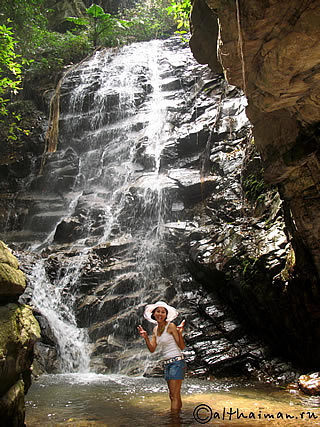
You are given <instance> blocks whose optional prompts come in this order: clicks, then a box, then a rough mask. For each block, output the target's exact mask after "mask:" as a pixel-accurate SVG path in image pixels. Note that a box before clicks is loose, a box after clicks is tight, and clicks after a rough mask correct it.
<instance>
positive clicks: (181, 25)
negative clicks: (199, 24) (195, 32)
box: [167, 0, 192, 41]
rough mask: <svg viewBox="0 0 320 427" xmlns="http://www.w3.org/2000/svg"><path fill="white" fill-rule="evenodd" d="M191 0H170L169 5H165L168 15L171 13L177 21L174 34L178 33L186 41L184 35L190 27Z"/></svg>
mask: <svg viewBox="0 0 320 427" xmlns="http://www.w3.org/2000/svg"><path fill="white" fill-rule="evenodd" d="M191 7H192V5H191V0H171V5H170V6H168V7H167V12H168V14H169V15H171V14H173V16H174V20H175V22H176V23H177V30H176V34H179V35H180V36H181V37H182V39H183V40H185V41H186V38H185V35H186V34H188V33H189V29H190V21H189V18H190V13H191Z"/></svg>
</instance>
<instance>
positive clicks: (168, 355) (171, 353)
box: [155, 323, 182, 360]
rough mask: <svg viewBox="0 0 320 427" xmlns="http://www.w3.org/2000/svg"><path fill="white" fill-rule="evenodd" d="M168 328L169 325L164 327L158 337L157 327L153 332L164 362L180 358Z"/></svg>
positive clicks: (179, 352) (178, 350)
mask: <svg viewBox="0 0 320 427" xmlns="http://www.w3.org/2000/svg"><path fill="white" fill-rule="evenodd" d="M168 326H169V323H168V324H167V326H166V327H165V329H164V331H163V332H162V334H161V335H160V337H159V336H158V326H156V331H155V333H156V341H157V345H158V346H160V349H161V350H162V354H163V358H164V360H167V359H172V358H173V357H176V356H181V354H182V353H181V350H180V348H179V347H178V345H177V343H176V340H175V339H174V337H173V335H172V334H169V332H168Z"/></svg>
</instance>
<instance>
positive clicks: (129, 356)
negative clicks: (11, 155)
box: [4, 39, 316, 381]
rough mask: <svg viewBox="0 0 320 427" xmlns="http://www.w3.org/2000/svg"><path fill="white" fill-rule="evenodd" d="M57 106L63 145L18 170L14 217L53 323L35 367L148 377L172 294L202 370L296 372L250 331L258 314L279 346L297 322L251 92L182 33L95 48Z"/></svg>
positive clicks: (286, 246)
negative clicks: (142, 333) (153, 339)
mask: <svg viewBox="0 0 320 427" xmlns="http://www.w3.org/2000/svg"><path fill="white" fill-rule="evenodd" d="M60 101H61V102H60V105H61V114H60V121H59V128H60V137H59V145H58V150H57V152H55V153H50V154H48V155H47V156H46V158H45V160H46V161H45V164H44V167H43V170H42V173H41V174H38V170H39V168H40V164H41V159H39V158H37V159H36V160H35V162H34V163H33V165H34V169H33V170H32V173H30V175H29V176H28V178H25V177H21V179H20V181H19V188H23V189H24V191H23V192H22V191H20V192H19V193H18V194H15V195H14V199H15V206H21V205H23V206H24V209H23V210H22V209H19V210H18V209H17V210H16V211H15V214H16V222H15V224H16V226H13V225H12V224H13V223H12V222H11V221H6V222H5V223H4V226H5V225H6V224H8V225H9V226H7V228H6V234H5V235H6V238H7V240H8V241H10V242H11V243H12V244H13V243H14V244H15V249H16V250H18V249H19V259H20V262H21V265H22V268H23V270H24V271H25V273H26V274H27V276H28V282H29V284H30V286H29V287H28V289H27V292H26V293H25V294H24V301H26V302H28V303H30V304H32V305H33V306H34V307H35V308H36V311H37V318H38V319H39V323H40V326H41V329H42V341H41V343H40V344H39V345H37V352H38V357H37V360H38V365H39V367H40V368H41V369H42V370H44V371H47V372H60V371H63V370H64V371H78V370H81V369H82V370H84V369H88V368H90V369H93V370H95V371H96V372H103V373H107V372H108V373H109V372H115V371H121V372H124V373H131V374H134V373H138V374H142V373H143V371H142V366H144V362H145V359H146V350H145V346H144V343H143V342H142V341H141V338H140V337H139V335H138V333H137V330H136V327H137V325H138V324H139V323H141V321H142V319H143V308H144V305H145V304H147V303H150V302H153V301H155V300H159V299H162V300H163V299H164V300H167V302H169V303H171V304H173V305H175V306H176V307H177V308H178V310H179V311H180V313H181V318H180V319H178V321H179V320H182V318H185V319H186V325H187V327H186V342H187V343H188V347H187V351H186V356H187V359H188V366H189V374H190V375H209V374H214V375H217V376H218V375H221V376H223V375H246V376H250V375H252V376H254V377H255V378H263V379H267V380H270V379H275V380H277V381H283V380H285V379H286V378H288V376H292V373H291V372H292V371H291V369H290V367H289V366H288V365H287V364H284V363H282V362H280V361H279V360H275V359H272V357H271V353H270V350H269V347H268V346H267V345H266V344H265V343H264V342H263V341H261V340H260V339H259V338H257V337H256V336H254V335H255V333H256V332H258V331H259V327H260V326H261V324H262V321H261V311H262V310H263V316H265V317H266V318H268V322H267V324H266V326H265V329H264V330H263V333H265V335H266V336H267V337H269V338H270V340H269V341H270V342H271V343H272V342H273V340H274V336H276V332H277V328H276V323H277V322H279V319H280V320H281V318H282V317H281V316H284V317H285V319H286V320H285V321H286V322H288V323H290V322H291V321H292V319H294V318H295V315H296V312H295V313H293V314H291V312H290V306H289V305H285V304H283V307H284V309H283V310H282V311H280V312H279V316H278V318H277V319H274V320H272V316H273V314H274V310H273V309H270V307H269V301H270V300H268V299H266V298H265V294H266V292H269V291H268V289H270V288H272V290H273V291H274V293H275V294H276V297H279V294H280V296H281V295H282V293H283V289H284V284H285V281H286V280H288V277H289V278H290V274H292V269H293V268H294V265H295V261H294V256H293V255H292V245H291V243H290V241H289V239H288V236H287V234H286V232H285V228H284V222H283V214H284V211H283V206H282V203H281V200H280V198H279V195H278V193H277V191H276V189H275V188H272V187H270V186H268V185H267V184H266V183H265V182H264V180H263V176H262V165H261V160H260V157H259V155H258V154H257V152H256V149H255V144H254V140H253V138H252V131H251V124H250V122H249V121H248V119H247V117H246V114H245V107H246V99H245V97H244V96H243V94H242V93H241V92H240V91H239V90H237V89H236V88H235V87H234V86H230V85H228V84H227V83H226V81H225V80H224V78H223V76H222V75H221V74H213V73H212V72H211V71H210V70H208V68H207V67H205V66H200V65H199V64H197V63H196V62H195V60H194V59H193V58H192V55H191V52H190V50H189V49H188V47H187V46H181V44H180V43H179V41H178V40H175V39H170V40H166V41H153V42H151V43H148V44H133V45H131V46H128V47H125V48H123V49H120V50H119V51H118V52H114V51H101V52H97V53H96V54H95V55H94V56H93V57H92V58H90V59H89V60H88V61H85V62H83V63H82V64H81V65H80V66H79V67H78V68H76V69H75V70H74V71H73V72H72V73H70V74H69V75H68V76H67V78H65V80H64V81H63V84H62V86H61V93H60ZM258 283H259V284H260V285H261V286H260V287H258V286H257V288H256V289H254V291H252V292H251V293H250V292H248V290H250V289H251V286H252V285H257V284H258ZM221 297H222V298H221ZM228 300H229V301H231V302H232V305H233V308H232V307H230V306H228V305H229V303H227V301H228ZM248 313H249V314H250V320H251V321H250V325H248V324H249V322H248ZM305 321H306V324H307V322H309V319H308V318H306V320H305ZM295 322H296V323H297V321H296V320H295ZM263 324H265V318H264V319H263ZM143 325H144V326H145V327H146V328H148V330H149V331H150V332H151V329H149V326H150V325H148V324H146V323H143ZM286 332H287V329H285V328H284V330H282V331H281V335H279V337H278V336H277V340H276V342H274V344H275V350H276V351H277V352H278V354H280V353H286V352H287V353H288V352H289V351H290V350H291V349H292V348H293V347H294V346H297V343H299V346H300V347H299V348H301V342H300V341H301V335H300V334H301V333H302V332H301V329H297V332H296V334H293V336H290V339H288V338H287V337H286ZM304 332H305V331H304ZM312 333H313V332H312V331H308V333H307V334H304V335H303V339H304V340H305V339H306V338H308V340H310V342H311V338H312ZM278 344H281V346H279V347H278ZM296 353H298V354H300V351H295V352H294V354H293V355H291V356H290V358H291V359H293V358H294V355H295V354H296ZM88 355H90V360H88ZM137 355H140V356H137ZM155 356H157V358H159V356H158V355H155ZM139 357H140V358H141V359H139ZM315 357H316V356H315ZM308 363H310V360H308ZM146 372H147V374H148V375H149V374H152V375H153V374H154V370H152V369H146ZM293 376H294V375H293Z"/></svg>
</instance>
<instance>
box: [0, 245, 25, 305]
mask: <svg viewBox="0 0 320 427" xmlns="http://www.w3.org/2000/svg"><path fill="white" fill-rule="evenodd" d="M25 288H26V278H25V275H24V274H23V272H22V271H21V270H19V262H18V260H17V258H16V257H15V256H14V255H13V254H12V253H11V251H10V249H9V248H8V246H7V245H6V244H5V243H3V242H1V241H0V302H3V303H7V302H14V301H16V300H17V299H18V298H19V296H20V295H21V294H23V292H24V290H25Z"/></svg>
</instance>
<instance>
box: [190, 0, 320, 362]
mask: <svg viewBox="0 0 320 427" xmlns="http://www.w3.org/2000/svg"><path fill="white" fill-rule="evenodd" d="M191 19H192V37H191V40H190V46H191V49H192V51H193V54H194V56H195V58H196V59H198V60H199V62H201V63H207V64H209V66H210V67H211V68H212V69H213V70H215V71H217V72H220V71H221V66H222V68H223V72H224V74H225V76H226V78H227V80H228V81H229V82H230V83H231V84H234V85H236V86H238V87H240V88H242V89H243V90H244V92H245V94H246V96H247V99H248V107H247V109H246V111H247V115H248V117H249V119H250V121H251V123H252V124H253V134H254V142H255V146H256V148H257V150H258V152H259V153H260V154H261V158H262V167H263V170H264V178H265V180H266V181H267V182H268V183H270V184H275V185H277V186H278V189H279V192H280V195H281V198H282V200H283V207H284V212H285V222H286V234H287V236H288V239H289V241H291V244H292V248H293V249H292V250H293V252H292V254H293V255H292V257H293V258H291V267H290V268H288V269H287V272H289V271H291V273H290V274H289V275H288V274H287V275H286V277H287V280H284V281H283V283H282V284H279V282H278V285H277V286H275V287H274V286H271V285H270V286H269V287H267V288H266V289H264V290H263V287H262V286H260V287H259V285H258V284H256V285H254V284H251V286H248V284H247V287H248V289H246V290H245V291H244V289H242V292H241V295H242V298H244V299H247V297H248V295H251V296H253V297H254V299H255V300H256V304H258V305H256V308H255V309H253V306H255V304H252V303H251V304H250V305H249V307H250V308H249V313H251V315H252V312H253V311H255V312H256V314H257V313H258V312H259V311H260V315H258V318H259V317H260V324H262V322H265V320H264V319H265V313H266V312H267V311H268V310H264V309H263V307H265V305H266V301H267V300H269V303H270V304H271V305H272V306H273V309H274V311H276V310H277V308H279V310H280V312H281V313H282V319H277V320H276V321H275V318H274V319H273V320H272V316H268V319H271V324H274V327H275V330H277V329H278V327H279V328H280V330H282V333H283V336H286V337H289V336H290V335H291V336H292V335H298V336H300V337H301V338H300V339H301V343H302V347H303V336H305V337H306V339H307V340H308V338H310V342H309V345H308V346H307V348H308V349H307V353H308V355H310V354H312V352H313V351H314V350H315V351H316V352H317V354H318V352H319V346H318V345H317V344H316V343H317V341H318V339H319V327H318V321H319V311H318V308H317V307H318V306H319V272H320V239H319V237H320V209H319V206H320V203H319V202H320V200H319V182H320V172H319V126H320V125H319V119H320V61H319V58H320V43H319V40H320V26H319V22H320V5H319V2H317V1H312V0H306V1H291V0H290V1H284V2H283V1H281V2H280V1H277V0H270V1H265V2H260V1H256V0H249V1H248V0H246V1H243V0H236V1H229V0H194V1H193V10H192V16H191ZM289 265H290V260H288V266H289ZM255 266H256V265H255ZM274 283H277V281H275V282H274ZM236 287H237V286H235V288H236ZM238 288H239V287H238ZM224 293H225V294H226V293H227V292H224ZM233 295H234V294H233ZM259 295H260V297H259ZM272 295H273V297H272ZM229 298H230V299H231V300H232V299H233V296H231V295H229ZM251 301H252V300H251ZM233 302H234V303H235V301H233ZM238 302H239V301H238ZM240 306H241V305H240ZM242 306H243V313H244V314H246V313H248V311H247V306H246V308H244V306H245V304H243V303H242ZM238 307H239V305H238ZM290 311H291V315H290V316H289V317H291V318H292V319H294V318H295V319H297V322H298V324H297V328H298V329H301V330H300V332H298V333H297V329H296V328H295V326H293V325H292V323H291V321H289V319H288V317H287V315H285V314H284V313H285V312H290ZM247 315H248V314H247ZM249 317H250V315H249ZM275 317H276V318H277V316H275ZM251 318H253V319H256V322H255V323H256V324H257V325H259V321H258V320H257V317H256V316H252V317H251ZM298 319H300V320H298ZM278 320H279V321H278ZM279 322H280V323H279ZM294 323H296V322H294ZM299 325H300V326H299ZM302 325H304V326H302ZM307 325H309V326H307ZM305 334H306V335H305ZM267 335H269V336H270V333H267V334H266V336H267ZM271 335H276V333H275V334H271ZM311 336H312V338H311ZM292 350H293V351H294V348H292ZM315 360H316V359H315Z"/></svg>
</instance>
